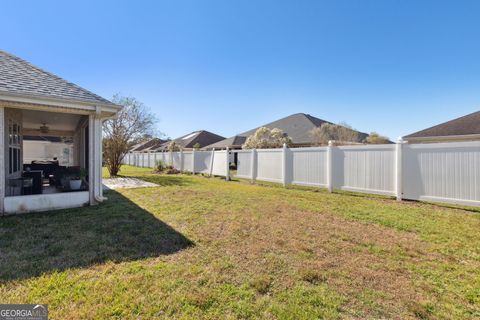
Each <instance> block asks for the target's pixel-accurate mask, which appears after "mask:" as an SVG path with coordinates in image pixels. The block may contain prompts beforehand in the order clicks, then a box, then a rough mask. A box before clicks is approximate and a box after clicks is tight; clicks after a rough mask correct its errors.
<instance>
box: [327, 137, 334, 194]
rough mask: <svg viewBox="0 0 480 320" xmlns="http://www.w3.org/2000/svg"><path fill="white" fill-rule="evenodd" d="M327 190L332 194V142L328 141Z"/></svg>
mask: <svg viewBox="0 0 480 320" xmlns="http://www.w3.org/2000/svg"><path fill="white" fill-rule="evenodd" d="M327 188H328V192H333V141H332V140H330V141H328V147H327Z"/></svg>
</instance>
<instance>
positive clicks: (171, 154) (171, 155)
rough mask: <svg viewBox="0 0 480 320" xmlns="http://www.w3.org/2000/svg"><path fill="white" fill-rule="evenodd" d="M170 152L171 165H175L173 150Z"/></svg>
mask: <svg viewBox="0 0 480 320" xmlns="http://www.w3.org/2000/svg"><path fill="white" fill-rule="evenodd" d="M169 154H170V165H171V166H172V167H173V151H172V150H170V151H169Z"/></svg>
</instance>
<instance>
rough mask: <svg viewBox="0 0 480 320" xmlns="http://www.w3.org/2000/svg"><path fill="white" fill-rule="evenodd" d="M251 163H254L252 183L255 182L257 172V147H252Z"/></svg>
mask: <svg viewBox="0 0 480 320" xmlns="http://www.w3.org/2000/svg"><path fill="white" fill-rule="evenodd" d="M251 163H252V168H251V171H252V172H251V174H252V183H255V179H256V173H257V150H256V149H255V148H254V149H252V159H251Z"/></svg>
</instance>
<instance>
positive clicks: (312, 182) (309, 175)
mask: <svg viewBox="0 0 480 320" xmlns="http://www.w3.org/2000/svg"><path fill="white" fill-rule="evenodd" d="M288 155H289V157H288V162H287V163H289V164H291V166H290V165H289V166H287V174H288V175H289V176H290V179H291V182H292V184H297V185H305V186H318V187H326V186H327V148H326V147H322V148H298V149H289V153H288ZM289 168H291V169H292V170H289ZM290 171H291V172H290ZM290 179H289V180H290Z"/></svg>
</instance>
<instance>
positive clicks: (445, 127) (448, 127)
mask: <svg viewBox="0 0 480 320" xmlns="http://www.w3.org/2000/svg"><path fill="white" fill-rule="evenodd" d="M472 134H480V111H477V112H474V113H471V114H468V115H466V116H463V117H460V118H457V119H453V120H450V121H447V122H444V123H441V124H439V125H436V126H433V127H430V128H427V129H424V130H421V131H418V132H415V133H412V134H409V135H407V136H404V137H403V138H405V139H408V138H427V137H445V136H462V135H472Z"/></svg>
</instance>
